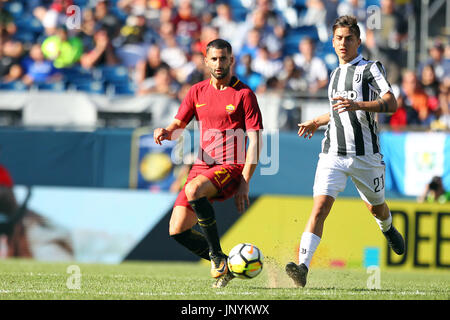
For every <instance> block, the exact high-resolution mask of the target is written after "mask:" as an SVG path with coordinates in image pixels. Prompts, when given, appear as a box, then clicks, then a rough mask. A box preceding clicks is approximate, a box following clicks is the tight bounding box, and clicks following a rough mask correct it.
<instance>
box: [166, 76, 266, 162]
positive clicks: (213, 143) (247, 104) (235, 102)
mask: <svg viewBox="0 0 450 320" xmlns="http://www.w3.org/2000/svg"><path fill="white" fill-rule="evenodd" d="M194 117H195V119H196V120H197V121H198V122H199V128H200V137H201V138H200V148H201V150H200V152H201V153H200V154H199V157H200V160H202V161H203V162H206V163H207V164H219V163H227V164H243V163H245V154H246V151H245V149H246V137H245V133H246V132H247V131H252V130H253V131H256V130H262V129H263V124H262V116H261V111H260V110H259V105H258V101H257V100H256V96H255V94H254V93H253V91H252V90H251V89H250V88H249V87H248V86H247V85H245V84H244V83H242V82H241V81H240V80H239V79H237V78H236V77H232V79H231V82H230V85H229V86H228V87H227V88H226V89H225V90H218V89H216V88H214V86H213V85H212V84H211V80H210V79H208V80H204V81H201V82H199V83H197V84H195V85H194V86H192V88H191V89H190V90H189V92H188V93H187V95H186V97H185V98H184V100H183V102H182V103H181V106H180V108H179V110H178V113H177V115H176V116H175V118H176V119H178V120H181V121H183V122H185V123H189V122H190V121H191V120H192V118H194Z"/></svg>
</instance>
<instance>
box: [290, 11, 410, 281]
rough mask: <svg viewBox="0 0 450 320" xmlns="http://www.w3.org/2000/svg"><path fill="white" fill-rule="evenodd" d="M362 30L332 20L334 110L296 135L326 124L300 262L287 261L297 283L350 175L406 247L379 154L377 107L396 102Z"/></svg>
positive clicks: (391, 107) (345, 20)
mask: <svg viewBox="0 0 450 320" xmlns="http://www.w3.org/2000/svg"><path fill="white" fill-rule="evenodd" d="M360 44H361V39H360V30H359V27H358V25H357V21H356V18H355V17H352V16H342V17H339V18H338V19H337V20H336V22H335V24H334V25H333V47H334V50H335V51H336V54H337V56H338V58H339V67H337V68H336V69H335V70H334V71H333V72H332V73H331V75H330V82H329V86H328V97H329V100H330V112H328V113H326V114H324V115H321V116H319V117H317V118H315V119H312V120H309V121H306V122H303V123H300V124H299V130H298V135H299V136H300V137H304V138H309V139H310V138H311V137H312V136H313V134H314V133H315V131H316V130H317V128H319V127H320V126H325V125H326V126H327V130H326V131H325V137H324V139H323V141H322V152H321V153H320V156H319V162H318V164H317V171H316V176H315V181H314V188H313V196H314V204H313V209H312V212H311V215H310V217H309V220H308V222H307V224H306V227H305V230H304V232H303V234H302V237H301V240H300V250H299V264H296V263H294V262H290V263H288V264H287V265H286V272H287V274H288V275H289V276H290V277H291V278H292V279H293V280H294V283H295V284H296V285H297V286H301V287H304V286H305V285H306V277H307V274H308V270H309V264H310V262H311V259H312V256H313V254H314V252H315V250H316V248H317V246H318V245H319V242H320V239H321V237H322V231H323V226H324V222H325V219H326V217H327V216H328V213H329V212H330V210H331V207H332V206H333V203H334V201H335V199H336V197H337V195H338V194H339V192H341V191H343V190H344V189H345V184H346V181H347V178H348V177H349V176H350V177H351V179H352V181H353V183H354V184H355V186H356V188H357V190H358V192H359V194H360V196H361V198H362V200H363V201H364V202H365V204H366V206H367V208H368V209H369V211H370V212H371V213H372V214H373V216H374V217H375V219H376V221H377V223H378V225H379V226H380V229H381V231H382V232H383V234H384V235H385V237H386V238H387V241H388V244H389V246H390V247H391V248H392V249H393V250H394V252H395V253H397V254H399V255H401V254H404V252H405V243H404V240H403V237H402V236H401V234H400V233H399V232H398V231H397V230H396V229H395V228H394V226H393V225H392V216H391V213H390V210H389V208H388V206H387V204H386V202H385V198H384V172H385V165H384V162H383V160H382V155H381V153H380V146H379V141H378V135H377V125H376V122H375V119H374V116H375V113H376V112H389V113H393V112H395V110H396V109H397V102H396V99H395V97H394V94H393V93H392V89H391V86H390V84H389V83H388V81H387V80H386V74H385V70H384V67H383V66H382V64H381V63H380V62H379V61H368V60H366V59H364V58H363V57H362V56H361V55H360V54H358V47H359V46H360Z"/></svg>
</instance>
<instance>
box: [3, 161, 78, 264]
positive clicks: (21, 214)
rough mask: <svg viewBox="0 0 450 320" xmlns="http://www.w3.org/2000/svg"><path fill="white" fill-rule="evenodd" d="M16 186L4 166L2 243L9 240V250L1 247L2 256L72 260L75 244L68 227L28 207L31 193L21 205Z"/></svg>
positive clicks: (7, 244)
mask: <svg viewBox="0 0 450 320" xmlns="http://www.w3.org/2000/svg"><path fill="white" fill-rule="evenodd" d="M13 186H14V182H13V180H12V178H11V175H10V173H9V172H8V170H7V169H6V168H5V167H3V166H0V215H1V218H2V219H0V220H1V223H0V245H1V246H3V245H4V244H6V250H0V251H1V252H2V256H1V257H2V258H6V257H21V258H34V259H38V260H46V261H52V260H65V261H72V260H73V259H74V252H73V244H72V239H71V235H70V234H69V233H68V231H67V230H66V229H64V228H63V227H61V226H59V225H56V224H54V223H53V222H52V221H50V220H49V219H47V218H45V217H44V216H42V215H40V214H38V213H36V212H35V211H33V210H30V209H28V208H27V203H26V201H28V199H29V198H28V197H27V199H26V200H25V203H24V204H22V205H19V204H18V203H17V200H16V197H15V195H14V190H13ZM2 249H3V248H2Z"/></svg>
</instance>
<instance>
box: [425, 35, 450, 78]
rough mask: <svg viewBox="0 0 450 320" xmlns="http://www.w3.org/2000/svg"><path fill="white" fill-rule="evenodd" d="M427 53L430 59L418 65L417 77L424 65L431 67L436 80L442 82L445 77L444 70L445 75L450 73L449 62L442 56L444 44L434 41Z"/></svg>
mask: <svg viewBox="0 0 450 320" xmlns="http://www.w3.org/2000/svg"><path fill="white" fill-rule="evenodd" d="M428 52H429V54H430V58H428V59H427V60H425V62H423V63H421V64H420V65H419V68H418V70H417V71H418V75H419V76H420V74H421V73H422V69H423V68H424V67H425V66H426V65H431V66H433V69H434V72H435V74H436V78H437V80H438V81H442V80H443V79H444V77H445V75H446V74H445V72H446V70H447V75H448V74H449V73H448V72H450V60H449V59H446V58H445V56H444V52H445V47H444V44H443V43H442V42H441V41H440V40H436V41H434V43H433V44H432V46H431V48H430V49H429V51H428Z"/></svg>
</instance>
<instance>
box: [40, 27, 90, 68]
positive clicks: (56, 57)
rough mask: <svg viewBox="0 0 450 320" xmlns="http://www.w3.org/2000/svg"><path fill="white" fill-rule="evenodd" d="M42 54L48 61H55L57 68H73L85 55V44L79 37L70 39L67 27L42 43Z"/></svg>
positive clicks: (60, 28)
mask: <svg viewBox="0 0 450 320" xmlns="http://www.w3.org/2000/svg"><path fill="white" fill-rule="evenodd" d="M42 52H43V53H44V56H45V58H46V59H49V60H51V61H53V65H54V66H55V68H58V69H60V68H67V67H71V66H72V65H74V64H75V63H77V62H78V61H79V60H80V57H81V55H82V54H83V42H82V41H81V39H80V38H78V37H69V36H68V34H67V29H66V26H65V25H62V26H59V27H58V28H57V29H56V34H55V35H53V36H50V37H48V38H47V39H45V40H44V42H43V43H42Z"/></svg>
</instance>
